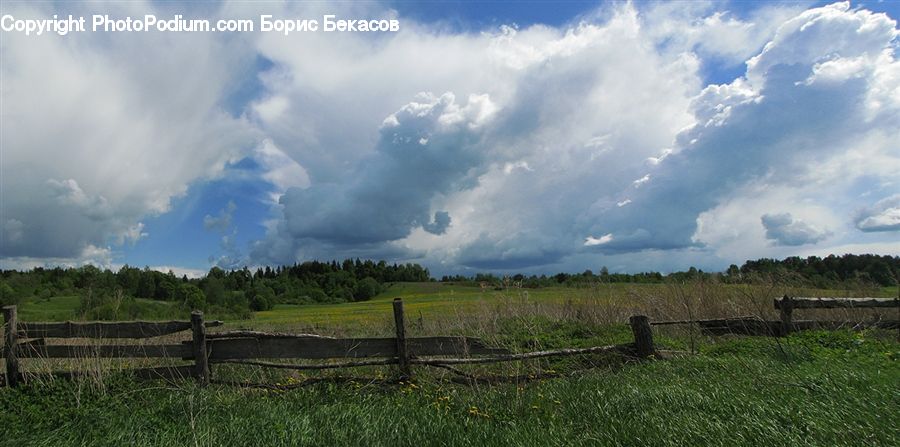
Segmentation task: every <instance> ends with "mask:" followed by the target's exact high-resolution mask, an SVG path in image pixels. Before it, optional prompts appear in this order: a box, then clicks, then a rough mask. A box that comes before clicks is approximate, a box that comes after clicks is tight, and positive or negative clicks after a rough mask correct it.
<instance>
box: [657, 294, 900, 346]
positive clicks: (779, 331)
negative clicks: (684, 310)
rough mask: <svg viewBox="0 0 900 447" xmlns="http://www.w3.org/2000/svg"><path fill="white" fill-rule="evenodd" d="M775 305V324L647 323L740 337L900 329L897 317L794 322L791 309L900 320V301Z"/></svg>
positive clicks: (743, 320)
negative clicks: (892, 313)
mask: <svg viewBox="0 0 900 447" xmlns="http://www.w3.org/2000/svg"><path fill="white" fill-rule="evenodd" d="M774 305H775V309H776V310H778V311H779V314H780V317H781V318H780V319H779V320H777V321H775V320H764V319H762V318H760V317H754V316H746V317H734V318H713V319H705V320H677V321H654V322H652V323H650V324H652V325H668V324H697V325H699V326H700V328H701V330H702V331H703V332H704V333H706V334H708V335H723V334H743V335H772V336H784V335H787V334H790V333H791V332H795V331H802V330H810V329H842V328H849V329H861V328H867V327H877V328H882V329H900V318H898V319H893V320H889V319H879V320H875V321H860V322H849V321H823V320H794V319H793V311H794V309H870V308H897V312H898V315H897V316H898V317H900V298H819V297H790V296H787V295H785V296H783V297H781V298H775V300H774Z"/></svg>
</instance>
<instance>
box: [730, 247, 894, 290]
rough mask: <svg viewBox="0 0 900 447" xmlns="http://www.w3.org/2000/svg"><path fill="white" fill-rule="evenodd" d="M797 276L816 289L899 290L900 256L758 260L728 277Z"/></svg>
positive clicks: (736, 269)
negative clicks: (846, 285)
mask: <svg viewBox="0 0 900 447" xmlns="http://www.w3.org/2000/svg"><path fill="white" fill-rule="evenodd" d="M759 273H763V274H772V275H795V276H798V277H799V278H802V279H803V280H804V281H806V282H808V283H810V284H811V285H813V286H816V287H820V288H828V287H834V286H837V285H841V284H843V283H863V284H865V283H870V284H877V285H879V286H885V287H888V286H895V285H897V284H898V282H900V256H887V255H885V256H880V255H870V254H866V255H849V254H848V255H843V256H835V255H830V256H826V257H824V258H820V257H818V256H809V257H807V258H801V257H798V256H792V257H789V258H785V259H783V260H781V261H779V260H776V259H767V258H763V259H757V260H755V261H747V262H745V263H744V265H742V266H740V267H738V266H736V265H731V266H730V267H729V268H728V270H726V272H725V274H726V276H727V277H729V278H735V279H738V280H741V279H743V278H744V277H746V276H747V275H750V274H759Z"/></svg>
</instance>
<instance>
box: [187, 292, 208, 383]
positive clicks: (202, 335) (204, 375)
mask: <svg viewBox="0 0 900 447" xmlns="http://www.w3.org/2000/svg"><path fill="white" fill-rule="evenodd" d="M191 330H192V334H193V342H194V343H193V344H192V345H191V348H192V350H193V352H194V374H195V375H196V377H197V381H198V382H199V383H200V386H206V385H209V362H208V359H207V350H206V327H205V326H203V312H200V311H199V310H195V311H193V312H191Z"/></svg>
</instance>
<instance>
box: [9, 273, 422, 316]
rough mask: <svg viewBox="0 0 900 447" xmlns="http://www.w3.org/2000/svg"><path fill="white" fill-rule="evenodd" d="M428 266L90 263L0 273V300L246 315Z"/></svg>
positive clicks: (360, 289) (344, 292)
mask: <svg viewBox="0 0 900 447" xmlns="http://www.w3.org/2000/svg"><path fill="white" fill-rule="evenodd" d="M430 278H431V275H430V274H429V272H428V269H426V268H424V267H422V266H420V265H417V264H388V263H387V262H385V261H378V262H373V261H370V260H366V261H360V260H359V259H356V260H350V259H348V260H345V261H343V262H340V263H339V262H337V261H331V262H320V261H309V262H304V263H300V264H294V265H290V266H279V267H276V268H274V269H273V268H271V267H268V266H267V267H265V268H259V269H256V270H250V269H248V268H244V269H241V270H231V271H225V270H222V269H220V268H218V267H213V268H212V269H210V271H209V272H208V273H207V274H206V276H204V277H203V278H188V277H187V276H182V277H180V278H179V277H178V276H176V275H175V274H174V273H173V272H171V271H169V272H168V273H162V272H158V271H155V270H151V269H150V268H149V267H145V268H143V269H139V268H136V267H131V266H128V265H125V266H123V267H122V268H120V269H119V270H118V271H117V272H113V271H111V270H109V269H106V270H101V269H99V268H97V267H94V266H92V265H86V266H83V267H78V268H59V267H57V268H49V269H47V268H40V267H38V268H35V269H32V270H29V271H27V272H19V271H15V270H4V271H2V272H0V301H2V302H3V304H16V303H18V302H20V301H21V300H22V299H23V298H29V297H38V298H45V299H49V298H50V297H52V296H71V295H78V296H80V297H81V310H80V313H81V314H82V315H83V316H89V317H90V316H93V317H95V318H100V319H103V318H107V317H108V314H110V313H115V314H122V315H124V316H131V315H129V313H128V312H126V313H124V314H123V313H122V310H123V309H126V310H127V309H130V308H133V309H136V308H137V306H136V304H135V300H134V299H135V298H144V299H151V300H159V301H168V302H174V303H177V304H181V305H183V307H184V308H188V309H204V310H214V311H216V312H217V313H219V314H231V315H234V314H239V315H241V316H247V315H248V314H249V312H250V311H259V310H267V309H271V308H272V306H273V305H274V304H277V303H294V304H304V303H340V302H347V301H362V300H368V299H369V298H371V297H373V296H375V295H377V294H379V293H381V292H382V291H383V290H384V288H385V287H386V284H387V283H392V282H400V281H429V280H430Z"/></svg>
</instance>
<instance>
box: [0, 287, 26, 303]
mask: <svg viewBox="0 0 900 447" xmlns="http://www.w3.org/2000/svg"><path fill="white" fill-rule="evenodd" d="M20 301H21V297H20V296H19V295H18V294H17V293H16V291H15V290H13V288H12V287H10V285H9V284H7V283H5V282H0V304H2V305H4V306H11V305H17V304H19V302H20Z"/></svg>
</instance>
